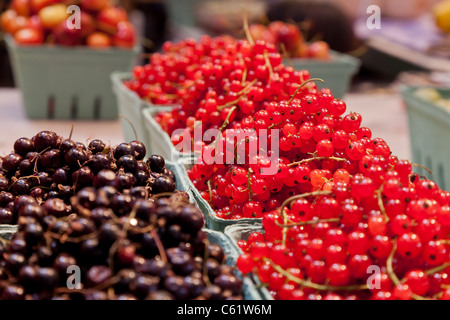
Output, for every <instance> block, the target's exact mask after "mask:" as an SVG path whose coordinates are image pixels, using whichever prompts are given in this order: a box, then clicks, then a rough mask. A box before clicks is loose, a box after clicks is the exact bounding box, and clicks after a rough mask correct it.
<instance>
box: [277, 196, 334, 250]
mask: <svg viewBox="0 0 450 320" xmlns="http://www.w3.org/2000/svg"><path fill="white" fill-rule="evenodd" d="M330 194H331V191H315V192H309V193H304V194H299V195H296V196H293V197H290V198H288V199H286V200H285V201H284V202H283V203H282V204H281V216H282V217H283V224H284V225H287V222H288V221H287V219H288V217H287V215H286V214H285V212H284V208H285V207H286V206H287V205H288V204H290V203H291V202H292V201H295V200H297V199H302V198H307V197H314V196H327V195H330ZM282 231H283V240H282V241H283V245H286V237H287V228H283V230H282Z"/></svg>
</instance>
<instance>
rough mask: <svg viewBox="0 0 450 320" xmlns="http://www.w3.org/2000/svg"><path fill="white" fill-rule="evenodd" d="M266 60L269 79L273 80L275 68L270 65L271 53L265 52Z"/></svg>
mask: <svg viewBox="0 0 450 320" xmlns="http://www.w3.org/2000/svg"><path fill="white" fill-rule="evenodd" d="M264 60H265V61H266V67H267V69H269V79H272V76H273V68H272V65H271V64H270V59H269V53H268V52H267V50H265V51H264Z"/></svg>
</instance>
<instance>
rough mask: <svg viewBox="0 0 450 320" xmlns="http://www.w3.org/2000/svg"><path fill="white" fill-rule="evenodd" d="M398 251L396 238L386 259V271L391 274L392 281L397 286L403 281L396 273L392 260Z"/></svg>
mask: <svg viewBox="0 0 450 320" xmlns="http://www.w3.org/2000/svg"><path fill="white" fill-rule="evenodd" d="M396 251H397V241H396V240H394V243H393V245H392V250H391V253H390V254H389V256H388V258H387V260H386V272H387V274H388V275H389V278H390V279H391V281H392V283H393V284H394V285H396V286H397V285H399V284H400V283H401V281H400V279H399V278H398V277H397V275H396V274H395V272H394V267H393V266H392V260H393V259H394V254H395V252H396Z"/></svg>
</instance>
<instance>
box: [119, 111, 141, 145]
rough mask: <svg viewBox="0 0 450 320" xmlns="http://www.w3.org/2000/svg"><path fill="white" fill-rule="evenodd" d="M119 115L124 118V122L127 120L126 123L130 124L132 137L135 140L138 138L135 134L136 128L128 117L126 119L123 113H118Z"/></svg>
mask: <svg viewBox="0 0 450 320" xmlns="http://www.w3.org/2000/svg"><path fill="white" fill-rule="evenodd" d="M119 117H121V118H122V119H124V120H125V121H126V122H128V124H129V125H130V127H131V129H132V130H133V133H134V137H135V139H136V140H138V136H137V132H136V129H135V128H134V126H133V124H132V123H131V121H130V119H128V118H127V117H125V116H124V115H122V114H120V113H119Z"/></svg>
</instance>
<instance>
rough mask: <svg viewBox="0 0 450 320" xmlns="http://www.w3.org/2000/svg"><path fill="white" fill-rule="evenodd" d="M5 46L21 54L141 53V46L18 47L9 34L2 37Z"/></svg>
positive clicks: (50, 45) (53, 45) (47, 45)
mask: <svg viewBox="0 0 450 320" xmlns="http://www.w3.org/2000/svg"><path fill="white" fill-rule="evenodd" d="M4 40H5V42H6V45H7V46H8V47H9V48H10V49H14V50H16V51H20V52H21V53H37V52H39V53H41V52H42V53H46V54H51V53H58V54H59V53H70V54H77V55H79V54H93V53H95V54H100V55H114V54H121V53H123V54H130V53H133V54H139V53H140V52H141V51H142V48H141V45H140V44H136V45H135V46H134V47H132V48H122V47H110V48H107V49H105V48H98V49H96V48H90V47H88V46H81V45H80V46H63V45H57V44H45V43H44V44H41V45H28V46H27V45H23V46H21V45H18V44H17V43H16V42H15V41H14V38H13V37H12V36H11V35H10V34H6V35H5V36H4Z"/></svg>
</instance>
